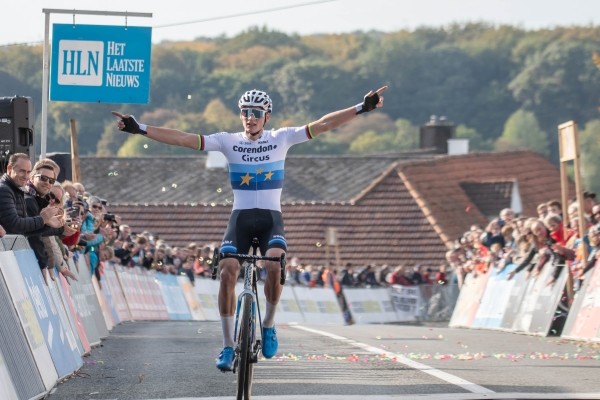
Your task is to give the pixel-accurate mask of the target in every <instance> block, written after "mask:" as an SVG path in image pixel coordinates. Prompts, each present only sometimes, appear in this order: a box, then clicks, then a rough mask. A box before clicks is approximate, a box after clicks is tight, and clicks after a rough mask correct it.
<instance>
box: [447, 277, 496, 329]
mask: <svg viewBox="0 0 600 400" xmlns="http://www.w3.org/2000/svg"><path fill="white" fill-rule="evenodd" d="M489 276H490V273H489V272H488V273H487V274H479V275H477V276H473V274H472V273H471V274H468V275H467V278H466V279H465V282H464V284H463V286H462V288H461V289H460V294H459V295H458V300H457V302H456V306H455V307H454V312H453V313H452V318H451V319H450V323H449V324H448V326H450V327H452V328H453V327H464V328H470V327H471V326H472V324H473V320H474V319H475V315H476V314H477V309H478V308H479V303H480V302H481V297H482V296H483V293H484V291H485V287H486V286H487V282H488V278H489Z"/></svg>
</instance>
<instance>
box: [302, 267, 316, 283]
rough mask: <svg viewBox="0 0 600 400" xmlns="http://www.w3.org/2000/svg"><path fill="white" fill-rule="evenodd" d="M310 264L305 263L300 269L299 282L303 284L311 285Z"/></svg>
mask: <svg viewBox="0 0 600 400" xmlns="http://www.w3.org/2000/svg"><path fill="white" fill-rule="evenodd" d="M312 268H313V267H312V265H306V266H305V267H304V269H303V270H301V271H300V284H301V285H304V286H310V285H311V276H312Z"/></svg>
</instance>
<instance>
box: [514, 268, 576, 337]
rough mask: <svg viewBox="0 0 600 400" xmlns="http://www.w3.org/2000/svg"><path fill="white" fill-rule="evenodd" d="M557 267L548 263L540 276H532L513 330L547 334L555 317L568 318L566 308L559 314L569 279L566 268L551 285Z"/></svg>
mask: <svg viewBox="0 0 600 400" xmlns="http://www.w3.org/2000/svg"><path fill="white" fill-rule="evenodd" d="M554 271H555V267H554V266H553V265H551V264H550V263H547V264H546V265H545V266H544V267H543V268H542V270H541V272H540V274H539V275H538V276H530V277H529V278H528V279H527V280H528V285H527V289H526V292H525V295H524V296H523V301H522V302H521V307H520V308H519V312H518V313H517V316H516V318H515V322H514V324H513V330H515V331H517V332H527V333H532V334H536V335H542V336H546V335H548V333H550V332H549V331H550V326H551V325H552V322H553V321H554V319H555V318H557V317H560V318H566V317H567V313H566V310H565V312H564V313H562V316H557V315H556V312H557V307H558V304H559V302H560V300H561V297H562V293H563V290H564V287H565V282H566V280H567V274H566V272H567V271H566V269H565V268H563V269H562V271H561V273H560V276H559V277H558V279H557V280H556V282H555V283H554V284H553V285H549V282H550V278H551V277H552V275H553V274H554Z"/></svg>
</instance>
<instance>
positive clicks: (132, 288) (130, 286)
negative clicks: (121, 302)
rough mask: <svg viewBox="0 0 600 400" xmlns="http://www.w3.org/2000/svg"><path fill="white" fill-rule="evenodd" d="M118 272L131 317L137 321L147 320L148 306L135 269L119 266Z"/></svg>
mask: <svg viewBox="0 0 600 400" xmlns="http://www.w3.org/2000/svg"><path fill="white" fill-rule="evenodd" d="M116 272H117V276H118V277H119V280H120V281H121V285H122V286H123V295H124V296H125V299H126V300H127V304H128V305H129V310H130V311H131V317H132V318H133V319H137V320H147V319H148V317H147V313H146V306H145V305H144V299H143V297H142V293H141V290H140V287H139V286H138V284H137V280H136V277H135V272H134V270H133V268H125V267H123V266H121V265H119V266H117V268H116Z"/></svg>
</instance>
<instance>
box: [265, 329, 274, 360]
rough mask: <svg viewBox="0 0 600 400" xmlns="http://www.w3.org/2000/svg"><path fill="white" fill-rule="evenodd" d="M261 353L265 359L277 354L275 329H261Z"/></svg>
mask: <svg viewBox="0 0 600 400" xmlns="http://www.w3.org/2000/svg"><path fill="white" fill-rule="evenodd" d="M262 340H263V343H262V353H263V356H265V358H271V357H273V356H274V355H275V353H277V332H276V331H275V327H272V328H265V327H263V329H262Z"/></svg>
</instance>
